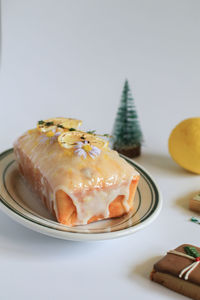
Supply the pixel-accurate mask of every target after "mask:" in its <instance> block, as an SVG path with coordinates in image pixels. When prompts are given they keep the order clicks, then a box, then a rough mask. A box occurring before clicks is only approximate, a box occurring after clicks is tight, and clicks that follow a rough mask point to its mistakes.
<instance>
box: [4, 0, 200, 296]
mask: <svg viewBox="0 0 200 300" xmlns="http://www.w3.org/2000/svg"><path fill="white" fill-rule="evenodd" d="M199 10H200V2H199V1H195V0H193V1H190V0H187V1H186V0H180V1H179V0H161V1H160V0H142V1H141V0H137V1H135V0H133V1H128V0H123V1H122V0H120V1H114V0H113V1H111V0H103V1H100V0H99V1H97V0H91V1H89V0H84V1H81V0H75V1H72V0H71V1H68V0H66V1H64V0H60V1H56V0H55V1H53V0H43V1H41V0H29V1H26V0H18V1H14V0H3V1H2V9H1V15H2V29H1V35H2V36H1V42H2V43H1V44H2V45H1V74H0V76H1V79H0V103H1V110H0V119H1V129H0V138H1V143H0V150H1V151H3V150H6V149H7V148H9V147H11V146H12V143H13V141H14V140H15V139H16V137H17V136H19V135H20V134H21V133H22V132H23V131H24V130H26V129H28V128H31V127H33V126H35V123H36V121H37V120H39V119H45V118H48V117H54V116H69V117H77V118H81V119H82V120H83V121H84V124H85V128H88V129H97V130H98V131H99V132H110V131H111V128H112V125H113V122H114V118H115V114H116V110H117V107H118V104H119V99H120V94H121V90H122V86H123V82H124V79H125V78H128V79H129V83H130V86H131V88H132V92H133V95H134V98H135V103H136V106H137V110H138V114H139V117H140V121H141V126H142V130H143V133H144V137H145V145H144V146H143V153H142V156H141V157H139V158H137V159H136V161H137V162H139V163H140V164H141V165H142V166H144V167H145V168H146V169H147V170H148V171H149V172H150V173H151V174H152V176H153V178H154V179H155V180H156V181H157V183H158V185H159V187H160V189H161V192H162V194H163V209H162V211H161V214H160V216H159V217H158V219H157V220H156V221H155V222H154V223H152V224H151V225H150V226H149V227H147V228H146V229H144V230H141V231H139V232H137V233H135V234H133V235H132V236H128V237H125V238H121V239H116V240H111V241H102V242H88V243H80V242H70V241H69V242H68V241H63V240H57V239H54V238H50V237H47V236H43V235H41V234H39V233H36V232H33V231H31V230H28V229H26V228H24V227H23V226H21V225H19V224H17V223H15V222H14V221H12V220H11V219H10V218H8V217H7V216H6V215H4V214H3V213H2V212H0V266H1V271H0V299H2V300H12V299H15V300H27V299H29V300H32V299H34V300H35V299H39V300H40V299H48V300H51V299H52V300H54V299H75V300H79V299H88V300H90V299H96V300H99V299H106V300H107V299H135V298H136V299H148V300H157V299H158V300H167V299H184V297H183V296H181V295H178V294H176V293H174V292H172V291H170V290H167V289H165V288H163V287H161V286H159V285H157V284H155V283H153V282H151V281H150V280H149V273H150V271H151V269H152V266H153V264H154V263H155V262H156V261H157V260H158V258H159V257H161V256H162V255H164V254H165V252H166V251H167V250H169V249H173V248H174V247H176V246H178V245H179V244H182V243H192V244H194V245H200V241H199V234H200V227H199V226H198V225H196V224H194V223H191V222H189V218H190V217H191V216H192V215H195V214H193V213H191V212H190V211H189V210H188V200H189V199H190V197H191V195H193V194H194V193H195V192H198V191H199V190H200V176H198V175H193V174H190V173H187V172H186V171H184V170H182V169H181V168H180V167H179V166H177V165H176V164H175V163H174V162H173V161H172V160H171V158H170V156H169V154H168V150H167V140H168V136H169V133H170V131H171V129H172V128H173V127H174V126H175V125H176V124H177V123H178V122H179V121H181V120H183V119H184V118H187V117H192V116H198V115H199V108H200V101H199V99H200V84H199V83H200V82H199V81H200V59H199V53H200V41H199V28H200V18H199Z"/></svg>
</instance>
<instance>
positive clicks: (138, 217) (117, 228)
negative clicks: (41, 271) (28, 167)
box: [0, 149, 161, 241]
mask: <svg viewBox="0 0 200 300" xmlns="http://www.w3.org/2000/svg"><path fill="white" fill-rule="evenodd" d="M124 158H125V159H126V160H127V162H128V163H130V164H131V165H133V166H134V167H135V168H136V170H137V171H138V172H139V173H140V175H141V178H140V181H139V185H138V188H137V192H136V196H135V200H134V203H135V205H134V210H133V211H132V212H131V213H129V214H127V215H126V216H123V217H120V218H115V219H109V220H104V221H98V222H95V223H92V224H89V225H83V226H75V227H68V226H65V225H62V224H59V223H58V222H56V220H55V219H54V217H53V216H52V215H51V214H50V213H49V212H48V211H47V209H46V208H45V207H44V205H43V203H42V201H41V200H40V199H38V197H37V196H36V195H35V194H34V193H33V192H32V191H31V190H30V189H29V188H28V187H27V185H26V183H25V181H24V180H23V178H22V177H21V176H20V174H19V171H18V168H17V163H16V161H15V158H14V154H13V149H10V150H7V151H5V152H3V153H2V154H0V208H1V209H2V210H3V211H4V212H5V213H6V214H7V215H8V216H10V217H11V218H12V219H14V220H15V221H17V222H19V223H21V224H22V225H24V226H26V227H28V228H30V229H32V230H35V231H38V232H40V233H43V234H46V235H50V236H53V237H56V238H61V239H66V240H74V241H96V240H106V239H112V238H117V237H122V236H125V235H129V234H132V233H134V232H136V231H137V230H139V229H142V228H144V227H146V226H148V225H149V224H150V223H151V222H152V221H154V220H155V218H156V217H157V216H158V214H159V212H160V209H161V198H160V194H159V191H158V188H157V186H156V184H155V183H154V181H153V180H152V178H151V176H150V175H149V174H148V173H147V172H146V171H144V169H143V168H142V167H141V166H139V165H138V164H136V163H135V162H133V161H132V160H130V159H128V158H126V157H124Z"/></svg>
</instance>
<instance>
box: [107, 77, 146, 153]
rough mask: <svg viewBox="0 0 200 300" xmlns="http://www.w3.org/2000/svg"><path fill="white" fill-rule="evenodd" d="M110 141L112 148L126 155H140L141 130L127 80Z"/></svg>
mask: <svg viewBox="0 0 200 300" xmlns="http://www.w3.org/2000/svg"><path fill="white" fill-rule="evenodd" d="M112 143H113V149H114V150H117V151H118V152H120V153H122V154H124V155H126V156H128V157H136V156H138V155H140V151H141V143H142V132H141V129H140V124H139V121H138V116H137V112H136V109H135V105H134V101H133V98H132V95H131V91H130V88H129V84H128V81H127V80H126V81H125V84H124V89H123V92H122V97H121V103H120V107H119V109H118V112H117V116H116V119H115V123H114V128H113V133H112Z"/></svg>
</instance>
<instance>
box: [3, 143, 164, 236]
mask: <svg viewBox="0 0 200 300" xmlns="http://www.w3.org/2000/svg"><path fill="white" fill-rule="evenodd" d="M12 152H13V148H11V149H8V150H6V151H4V152H2V153H1V154H0V160H3V158H5V157H6V156H8V155H9V154H10V153H12ZM120 156H121V157H123V158H124V159H125V160H126V161H127V162H128V163H130V164H132V165H133V166H134V167H135V168H136V169H137V170H138V171H139V172H140V175H142V176H143V178H145V179H146V182H147V184H148V186H149V188H150V191H151V204H150V207H149V209H148V211H147V212H146V213H145V215H144V216H143V217H142V218H141V219H140V221H138V222H135V223H133V224H131V226H129V227H126V228H123V229H118V230H113V231H112V232H116V231H121V230H124V229H127V228H130V227H133V226H135V225H137V224H140V223H142V222H144V221H145V220H146V219H147V218H148V217H149V216H150V215H152V214H153V213H154V211H155V210H156V208H157V206H158V201H159V196H158V195H159V193H158V190H157V187H156V185H155V184H154V182H153V180H152V179H151V177H150V176H149V175H148V174H147V173H146V172H145V171H144V170H143V169H142V168H140V166H138V165H136V164H135V163H134V162H133V161H131V160H129V159H127V157H125V156H123V155H120ZM13 162H14V160H13V161H11V162H9V164H8V165H7V166H6V168H5V169H4V171H3V183H4V187H5V189H6V192H7V193H8V195H9V197H11V199H12V200H13V201H14V202H15V203H17V205H18V206H20V207H21V208H22V209H23V210H24V211H26V212H28V213H31V214H32V215H34V216H35V217H37V218H40V219H43V220H44V221H46V220H47V221H46V222H50V223H53V224H54V223H55V225H56V226H59V223H58V224H57V223H56V222H54V221H51V220H48V219H45V218H43V217H41V216H36V215H35V214H34V213H33V212H30V211H28V210H26V209H25V208H24V207H22V206H21V205H20V204H19V203H18V202H16V201H15V199H13V197H12V196H11V195H10V193H9V191H8V190H7V187H6V184H5V173H6V170H7V169H8V168H9V166H10V165H11V164H12V163H13ZM152 187H153V190H154V193H155V203H154V207H153V208H152V206H153V191H152ZM137 191H138V194H139V205H138V208H137V210H136V212H135V213H134V214H133V215H131V216H130V218H129V219H126V220H125V221H123V222H122V223H120V225H122V224H123V223H126V222H128V221H129V220H130V219H131V218H132V217H133V216H134V215H135V214H136V213H137V212H138V210H139V208H140V205H141V193H140V190H139V189H137ZM0 201H1V203H2V204H3V205H5V206H6V207H7V208H8V209H10V210H11V211H12V212H13V213H16V214H17V215H18V216H20V217H22V218H24V219H26V220H27V221H29V222H32V223H35V224H37V225H40V226H42V227H46V228H49V229H51V230H53V231H54V230H56V231H63V232H70V233H76V232H75V231H71V230H70V227H67V230H64V229H62V228H60V229H58V228H54V227H51V226H48V225H46V224H43V223H41V222H39V221H36V220H35V219H32V218H30V217H27V216H26V215H24V214H23V213H21V212H19V211H18V210H16V209H15V208H14V207H12V206H11V205H9V204H8V203H7V202H6V200H5V199H4V198H3V196H2V195H0ZM151 208H152V210H151ZM150 210H151V211H150ZM149 212H151V213H150V214H149ZM118 225H119V224H116V226H118ZM91 231H92V229H90V232H91ZM78 233H79V234H90V233H89V232H80V231H79V232H78ZM101 233H105V234H106V232H95V234H101Z"/></svg>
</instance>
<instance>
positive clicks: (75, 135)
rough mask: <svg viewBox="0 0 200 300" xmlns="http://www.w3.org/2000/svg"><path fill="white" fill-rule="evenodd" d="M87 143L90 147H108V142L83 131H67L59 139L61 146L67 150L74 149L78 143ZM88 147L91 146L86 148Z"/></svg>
mask: <svg viewBox="0 0 200 300" xmlns="http://www.w3.org/2000/svg"><path fill="white" fill-rule="evenodd" d="M86 141H87V142H88V143H89V144H90V145H93V146H96V147H98V148H100V149H103V148H104V149H105V148H106V147H108V141H106V140H103V139H101V138H99V137H97V136H96V135H94V134H89V133H86V132H83V131H66V132H63V133H62V134H61V135H60V136H59V137H58V142H59V144H60V145H61V146H62V147H64V148H66V149H71V148H73V147H74V146H75V145H76V144H77V143H78V142H83V143H84V142H86ZM88 146H89V145H87V146H85V147H88Z"/></svg>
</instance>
